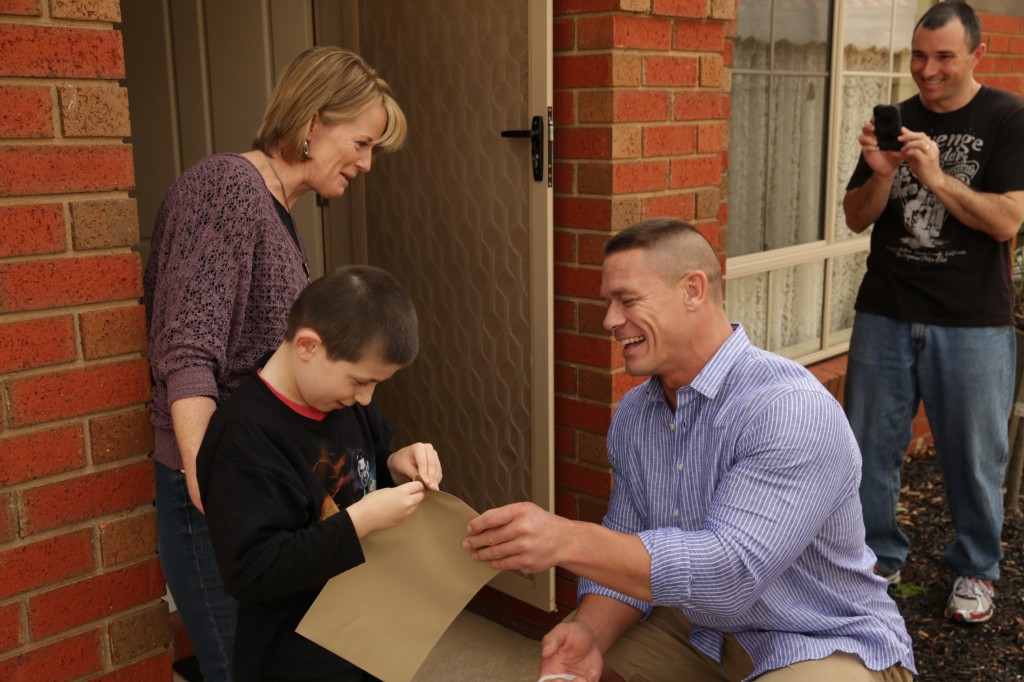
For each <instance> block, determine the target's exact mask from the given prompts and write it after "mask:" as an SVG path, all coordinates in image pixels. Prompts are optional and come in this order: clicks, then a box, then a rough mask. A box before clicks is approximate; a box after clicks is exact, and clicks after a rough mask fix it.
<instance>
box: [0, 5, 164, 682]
mask: <svg viewBox="0 0 1024 682" xmlns="http://www.w3.org/2000/svg"><path fill="white" fill-rule="evenodd" d="M118 21H120V6H119V3H118V2H117V0H48V1H47V0H0V76H2V78H3V85H0V679H3V680H77V679H85V678H88V679H90V680H105V681H113V680H126V681H127V680H140V679H145V680H160V679H166V680H169V679H170V678H171V672H170V663H171V660H170V659H171V656H170V652H169V648H168V647H169V642H170V628H169V625H168V616H167V607H166V604H165V603H164V602H163V601H162V600H161V599H160V597H161V596H162V595H163V593H164V580H163V576H162V574H161V572H160V567H159V563H158V560H157V557H156V527H155V512H154V509H153V498H154V490H153V469H152V462H151V460H149V459H148V457H147V454H148V452H149V451H150V449H151V446H152V430H151V427H150V425H149V420H148V414H147V412H146V410H145V408H144V403H145V402H146V400H148V399H149V369H148V365H147V363H146V360H145V359H144V357H143V356H142V353H141V351H143V350H144V348H145V346H146V333H145V315H144V312H143V309H142V307H141V306H140V305H139V296H140V295H141V272H140V263H139V256H138V254H137V253H135V252H133V251H132V248H131V247H132V246H133V245H135V244H136V243H137V241H138V217H137V214H136V207H135V201H134V200H133V199H131V198H129V197H128V193H127V191H128V190H130V189H131V188H132V187H133V186H134V171H133V168H132V149H131V146H130V145H128V144H125V142H124V138H126V137H128V136H129V135H130V133H131V131H130V126H129V117H128V98H127V93H126V91H125V90H124V89H123V88H121V87H120V86H119V85H118V79H121V78H124V55H123V51H122V48H121V35H120V33H119V31H117V30H116V29H115V28H114V24H115V23H116V22H118Z"/></svg>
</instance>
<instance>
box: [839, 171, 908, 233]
mask: <svg viewBox="0 0 1024 682" xmlns="http://www.w3.org/2000/svg"><path fill="white" fill-rule="evenodd" d="M895 177H896V174H895V173H893V174H891V175H882V174H879V173H877V172H876V173H873V174H872V175H871V177H870V178H868V180H867V182H865V183H864V184H863V185H861V186H860V187H854V188H853V189H849V190H846V194H845V195H844V196H843V213H844V214H845V215H846V225H847V227H849V228H850V229H851V230H852V231H854V232H856V233H857V234H860V233H861V232H863V231H864V230H866V229H868V228H869V227H871V226H872V225H873V224H874V223H875V221H876V220H878V219H879V217H881V215H882V211H884V210H885V206H886V204H887V203H888V202H889V192H890V191H891V190H892V182H893V179H894V178H895Z"/></svg>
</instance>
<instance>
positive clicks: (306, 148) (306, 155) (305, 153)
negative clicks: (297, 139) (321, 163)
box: [302, 140, 309, 161]
mask: <svg viewBox="0 0 1024 682" xmlns="http://www.w3.org/2000/svg"><path fill="white" fill-rule="evenodd" d="M308 158H309V140H303V141H302V160H303V161H305V160H306V159H308Z"/></svg>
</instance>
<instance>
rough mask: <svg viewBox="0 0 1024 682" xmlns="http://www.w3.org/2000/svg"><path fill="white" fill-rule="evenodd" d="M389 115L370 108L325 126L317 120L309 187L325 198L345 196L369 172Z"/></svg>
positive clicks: (308, 167) (312, 132)
mask: <svg viewBox="0 0 1024 682" xmlns="http://www.w3.org/2000/svg"><path fill="white" fill-rule="evenodd" d="M387 123H388V115H387V112H386V111H385V109H384V107H383V106H376V107H373V108H372V109H368V110H366V111H364V112H363V113H362V114H360V115H359V116H358V117H356V118H354V119H352V120H349V121H342V122H340V123H336V124H334V125H327V124H325V123H324V122H323V121H322V120H321V119H320V117H319V116H316V117H314V119H313V124H312V126H311V128H310V133H309V161H307V162H306V163H305V164H303V166H305V167H306V184H307V185H309V188H310V189H312V190H313V191H314V192H316V193H317V194H319V195H320V196H322V197H324V198H325V199H334V198H336V197H340V196H341V195H342V194H344V193H345V188H347V187H348V186H349V183H351V182H352V181H353V180H355V179H356V177H357V176H358V175H359V174H360V173H369V172H370V164H371V163H372V162H373V148H374V146H375V145H376V144H377V141H378V140H380V138H381V136H382V135H383V134H384V129H385V128H386V127H387Z"/></svg>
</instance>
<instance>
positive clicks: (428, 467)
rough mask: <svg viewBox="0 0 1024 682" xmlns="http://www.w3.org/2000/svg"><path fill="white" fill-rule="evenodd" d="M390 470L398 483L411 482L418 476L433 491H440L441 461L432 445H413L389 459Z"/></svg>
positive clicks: (395, 453) (393, 454)
mask: <svg viewBox="0 0 1024 682" xmlns="http://www.w3.org/2000/svg"><path fill="white" fill-rule="evenodd" d="M388 469H390V470H391V476H392V477H393V478H394V479H395V481H396V482H399V481H411V480H413V479H415V478H416V477H417V476H419V478H420V479H421V480H422V481H423V484H424V485H425V486H426V487H427V488H430V489H431V490H440V488H439V487H438V486H439V485H440V484H441V460H440V459H438V457H437V451H436V450H434V446H433V445H431V444H430V443H413V444H412V445H407V446H405V447H404V448H402V449H401V450H399V451H397V452H394V453H392V454H391V456H390V457H388Z"/></svg>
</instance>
